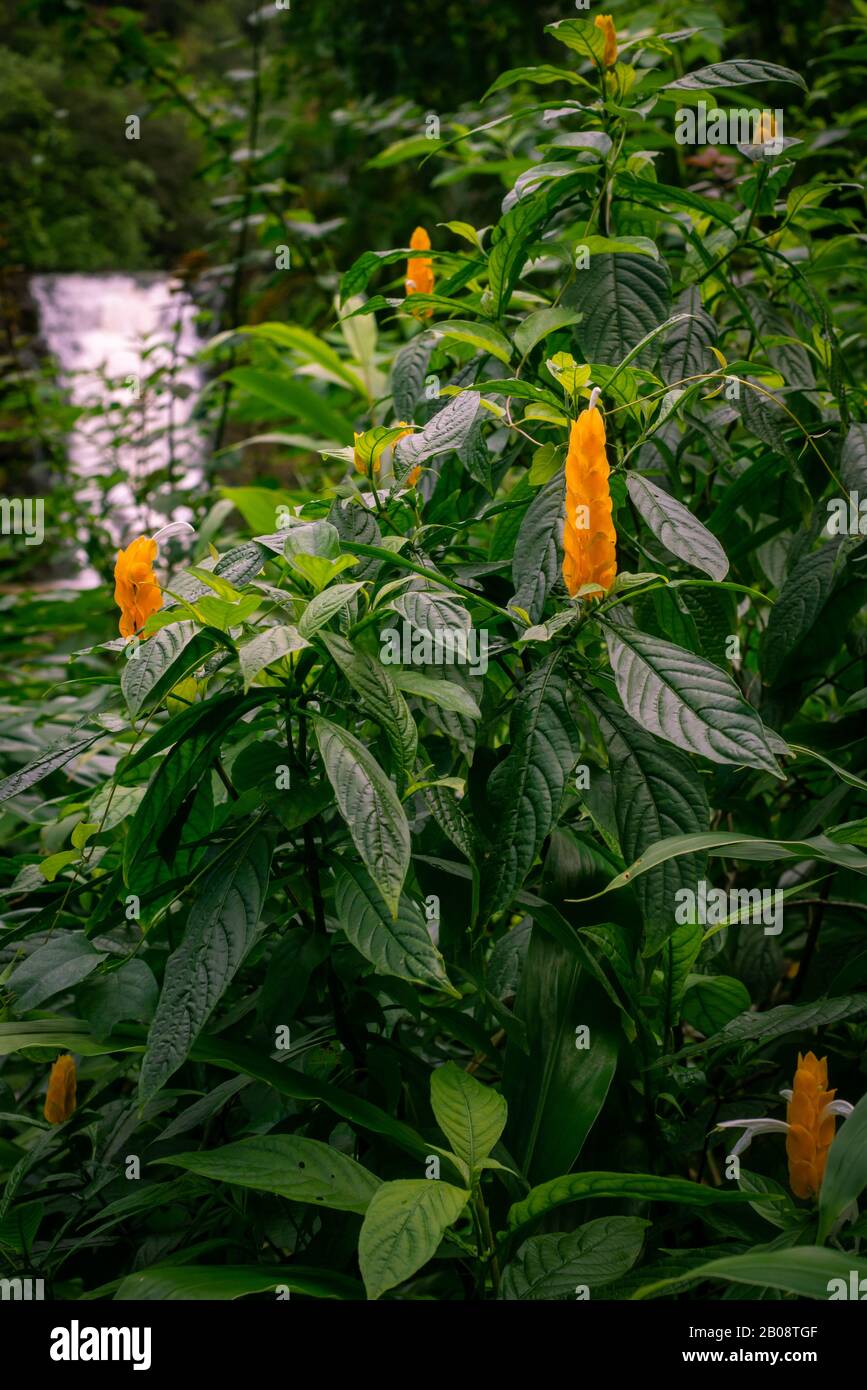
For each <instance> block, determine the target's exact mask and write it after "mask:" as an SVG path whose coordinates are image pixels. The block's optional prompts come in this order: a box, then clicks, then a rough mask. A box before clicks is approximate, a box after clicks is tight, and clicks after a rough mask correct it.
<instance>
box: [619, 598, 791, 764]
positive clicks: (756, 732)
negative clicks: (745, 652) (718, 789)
mask: <svg viewBox="0 0 867 1390" xmlns="http://www.w3.org/2000/svg"><path fill="white" fill-rule="evenodd" d="M605 636H606V640H607V643H608V655H609V657H610V660H611V668H612V670H613V672H614V678H615V680H616V682H617V690H618V694H619V695H620V698H621V700H622V701H623V704H624V706H625V708H626V709H627V710H628V712H629V713H630V714H631V715H632V717H633V719H635V721H636V722H637V723H638V724H640V725H641V726H642V727H643V728H645V729H647V730H648V731H649V732H650V733H653V734H656V735H657V737H659V738H664V739H667V740H668V742H669V743H674V744H676V745H677V746H678V747H679V748H685V749H686V750H687V751H688V752H690V753H700V754H701V755H702V757H705V758H710V759H711V761H712V762H715V763H735V764H736V765H739V766H745V767H754V768H758V769H759V770H760V771H762V772H769V773H771V774H772V775H773V776H774V777H780V778H782V776H783V773H781V771H780V769H779V766H778V764H777V760H776V758H775V757H774V755H773V753H772V751H771V748H770V745H769V743H768V738H767V734H766V732H765V729H764V726H763V724H762V721H761V720H760V718H759V716H758V715H757V714H756V712H755V710H754V709H753V708H752V706H751V705H748V704H747V702H746V700H745V699H744V697H743V696H742V695H741V693H740V691H739V690H738V687H737V686H736V685H735V683H734V681H733V680H732V679H731V677H730V676H727V675H725V673H724V672H722V671H721V670H720V669H719V667H718V666H714V665H712V664H711V663H710V662H709V661H705V660H704V659H703V658H702V657H700V656H696V655H695V654H694V653H693V652H689V651H686V650H685V649H684V648H683V647H676V646H674V644H673V643H671V642H664V641H662V639H661V638H659V637H652V636H650V635H648V634H647V633H644V632H640V631H639V630H638V629H637V628H634V627H628V626H626V625H625V624H623V623H615V622H614V621H613V620H612V619H611V618H607V619H606V634H605Z"/></svg>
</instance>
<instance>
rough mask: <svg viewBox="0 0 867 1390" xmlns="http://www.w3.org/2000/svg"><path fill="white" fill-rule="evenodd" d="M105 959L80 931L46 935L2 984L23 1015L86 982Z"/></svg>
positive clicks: (103, 954) (102, 953)
mask: <svg viewBox="0 0 867 1390" xmlns="http://www.w3.org/2000/svg"><path fill="white" fill-rule="evenodd" d="M104 960H105V952H104V951H103V952H99V951H97V950H96V949H95V947H94V946H92V945H91V943H90V942H89V941H88V939H87V937H86V936H85V934H84V932H83V931H65V932H59V933H58V934H57V935H56V936H50V937H49V938H48V940H47V941H46V942H45V943H44V944H43V945H42V946H38V947H37V949H36V950H35V951H32V952H31V954H30V955H29V956H28V957H27V959H26V960H25V961H24V962H23V963H22V964H21V965H19V966H18V968H17V969H16V970H13V972H12V974H11V975H10V976H9V978H8V980H7V981H6V984H7V985H8V987H9V989H11V990H12V991H13V992H14V994H15V1008H16V1010H17V1011H18V1013H22V1014H26V1013H29V1012H30V1010H31V1009H36V1008H38V1007H39V1005H40V1004H44V1003H45V1001H46V999H51V998H52V997H53V996H54V995H55V994H60V993H61V992H62V991H64V990H68V989H72V987H73V985H77V984H79V983H80V982H81V981H82V980H84V979H86V977H87V976H88V975H90V974H91V972H92V971H94V970H95V969H96V967H97V966H98V965H99V964H100V963H101V962H102V961H104Z"/></svg>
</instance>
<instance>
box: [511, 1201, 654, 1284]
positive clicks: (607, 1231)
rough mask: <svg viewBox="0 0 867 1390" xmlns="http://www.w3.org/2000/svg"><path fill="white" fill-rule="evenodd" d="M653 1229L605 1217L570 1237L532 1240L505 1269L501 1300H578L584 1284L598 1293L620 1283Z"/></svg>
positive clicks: (643, 1223)
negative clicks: (617, 1281) (647, 1232)
mask: <svg viewBox="0 0 867 1390" xmlns="http://www.w3.org/2000/svg"><path fill="white" fill-rule="evenodd" d="M649 1226H650V1222H649V1221H642V1220H641V1219H640V1218H639V1217H637V1216H601V1217H599V1219H598V1220H596V1221H588V1222H586V1223H585V1225H583V1226H579V1227H578V1229H577V1230H576V1231H570V1232H569V1234H568V1235H548V1236H531V1237H530V1239H529V1240H525V1241H524V1244H523V1245H522V1246H521V1247H520V1249H519V1250H518V1252H517V1254H516V1255H515V1257H514V1259H512V1260H511V1261H510V1262H509V1264H508V1265H507V1266H506V1268H505V1269H504V1270H503V1282H502V1284H501V1285H500V1294H499V1296H500V1298H504V1299H510V1300H520V1301H521V1302H528V1301H530V1300H532V1299H551V1300H553V1299H565V1298H574V1297H575V1291H576V1286H577V1285H580V1284H585V1285H587V1287H588V1288H589V1290H590V1295H591V1298H592V1297H593V1296H594V1295H595V1292H596V1289H597V1288H599V1287H601V1286H602V1285H604V1284H610V1283H611V1282H612V1280H614V1279H620V1278H621V1277H622V1276H623V1275H624V1274H626V1273H627V1272H628V1270H630V1269H631V1268H632V1266H633V1265H634V1264H635V1261H636V1260H637V1259H638V1257H639V1255H640V1254H641V1249H642V1246H643V1245H644V1235H645V1232H646V1230H647V1228H648V1227H649Z"/></svg>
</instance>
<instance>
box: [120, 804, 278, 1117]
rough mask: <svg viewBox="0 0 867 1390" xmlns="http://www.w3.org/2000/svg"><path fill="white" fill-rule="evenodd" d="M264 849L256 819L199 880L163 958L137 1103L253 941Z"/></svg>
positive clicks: (164, 1073) (194, 1030)
mask: <svg viewBox="0 0 867 1390" xmlns="http://www.w3.org/2000/svg"><path fill="white" fill-rule="evenodd" d="M271 851H272V842H271V838H270V836H269V835H268V833H267V832H266V831H265V830H264V829H263V828H262V827H261V826H257V827H255V829H254V830H253V831H252V832H251V833H250V835H249V836H248V837H247V839H246V841H245V842H243V843H242V844H241V845H238V846H237V847H235V849H234V850H233V852H232V853H231V854H224V855H222V856H221V858H220V859H219V860H218V861H217V863H216V864H215V866H214V868H213V869H211V871H210V872H209V873H208V874H207V875H206V877H205V878H204V879H203V881H202V883H201V886H200V888H199V891H198V894H197V896H196V898H195V901H194V902H193V905H192V907H191V909H190V914H189V917H188V918H187V925H186V928H185V929H184V936H183V940H182V941H181V944H180V946H179V947H178V948H177V950H176V951H175V952H173V954H172V955H171V956H170V957H169V960H168V963H167V965H166V973H165V978H164V980H163V988H162V993H161V995H160V1002H159V1004H158V1006H157V1011H156V1014H155V1016H154V1019H153V1022H152V1023H151V1026H150V1030H149V1032H148V1042H147V1051H146V1053H145V1058H144V1061H143V1063H142V1069H141V1075H140V1077H139V1097H140V1100H141V1101H142V1103H144V1102H145V1101H147V1100H149V1099H150V1097H151V1096H152V1095H154V1094H155V1093H156V1092H157V1091H158V1090H160V1088H161V1087H162V1086H164V1085H165V1083H166V1082H167V1081H168V1079H169V1077H170V1076H172V1075H173V1074H174V1072H176V1071H177V1069H178V1067H179V1066H181V1065H182V1063H183V1062H184V1061H185V1059H186V1057H187V1055H188V1053H189V1051H190V1048H191V1046H192V1044H193V1043H194V1042H195V1040H196V1038H197V1037H198V1035H199V1033H200V1032H201V1030H202V1028H203V1027H204V1025H205V1023H206V1022H207V1020H208V1018H209V1016H210V1015H211V1013H212V1012H213V1010H214V1009H215V1007H216V1005H217V1004H218V1003H219V1001H220V999H221V998H222V996H223V993H224V992H225V990H226V988H227V986H228V985H229V984H230V983H231V981H232V979H233V978H234V976H235V974H236V972H237V971H238V969H239V967H240V966H241V964H242V962H243V960H244V957H245V956H246V954H247V952H248V951H249V949H250V947H251V945H252V944H253V941H254V940H255V936H256V929H257V927H258V924H259V914H260V911H261V909H262V904H263V903H264V901H265V894H266V891H267V888H268V876H269V871H270V865H271Z"/></svg>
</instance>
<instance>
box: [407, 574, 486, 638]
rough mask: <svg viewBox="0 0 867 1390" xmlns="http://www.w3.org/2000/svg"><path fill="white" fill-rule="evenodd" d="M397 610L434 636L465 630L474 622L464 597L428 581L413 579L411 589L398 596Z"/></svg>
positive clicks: (417, 626)
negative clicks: (440, 633)
mask: <svg viewBox="0 0 867 1390" xmlns="http://www.w3.org/2000/svg"><path fill="white" fill-rule="evenodd" d="M394 609H395V611H396V612H397V613H399V614H400V615H401V617H402V618H406V620H407V622H408V623H409V624H410V625H411V626H412V627H414V628H415V629H416V631H417V632H425V633H427V634H428V635H429V636H430V637H431V639H433V638H434V637H435V636H436V635H437V633H438V632H454V633H466V632H468V631H469V629H470V625H471V624H470V615H469V613H468V612H467V610H466V608H464V606H463V604H462V603H461V600H460V599H459V598H455V597H454V595H452V594H450V593H448V592H447V591H445V590H444V589H441V588H439V587H438V586H437V585H436V583H435V582H432V581H428V580H414V581H413V584H412V586H411V588H409V589H407V590H406V592H405V593H403V594H401V595H400V597H399V598H397V599H395V601H394Z"/></svg>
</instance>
